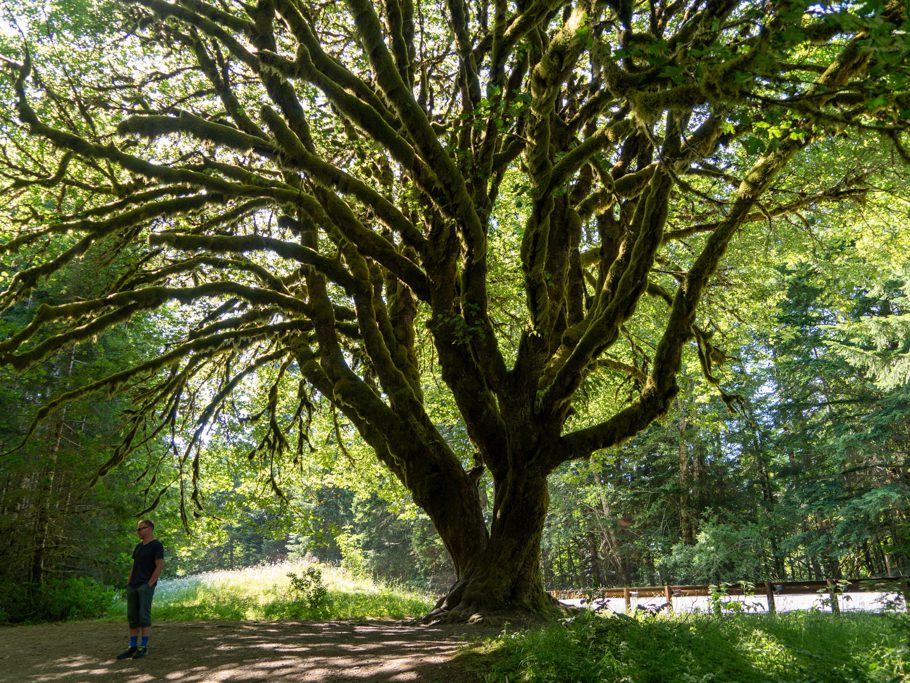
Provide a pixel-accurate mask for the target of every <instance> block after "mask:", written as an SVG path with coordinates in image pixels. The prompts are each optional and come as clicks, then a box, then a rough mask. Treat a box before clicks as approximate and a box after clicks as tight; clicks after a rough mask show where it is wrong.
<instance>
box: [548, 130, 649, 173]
mask: <svg viewBox="0 0 910 683" xmlns="http://www.w3.org/2000/svg"><path fill="white" fill-rule="evenodd" d="M633 125H634V124H633V123H632V121H631V120H629V119H627V118H622V119H619V120H618V121H611V122H609V123H607V124H606V125H604V126H601V127H600V128H599V129H598V130H597V132H596V133H594V134H593V135H590V136H588V137H587V138H585V140H583V141H582V142H580V143H579V144H578V145H576V146H575V147H573V148H572V149H571V150H569V151H568V152H566V154H565V155H563V157H562V158H561V159H560V160H559V161H558V162H557V163H556V164H554V166H553V169H552V171H551V177H550V187H551V188H554V189H555V188H558V187H561V186H562V185H563V183H565V182H566V181H567V180H568V179H569V177H570V176H571V175H572V174H573V173H575V172H576V171H577V170H578V169H579V168H581V166H582V165H583V164H585V163H587V162H588V160H589V159H590V158H591V157H592V156H593V155H594V154H596V153H598V152H600V151H601V150H603V148H604V147H605V146H607V145H617V144H618V143H619V142H621V141H622V140H624V139H625V138H626V136H627V135H628V134H629V133H630V132H631V131H632V127H633Z"/></svg>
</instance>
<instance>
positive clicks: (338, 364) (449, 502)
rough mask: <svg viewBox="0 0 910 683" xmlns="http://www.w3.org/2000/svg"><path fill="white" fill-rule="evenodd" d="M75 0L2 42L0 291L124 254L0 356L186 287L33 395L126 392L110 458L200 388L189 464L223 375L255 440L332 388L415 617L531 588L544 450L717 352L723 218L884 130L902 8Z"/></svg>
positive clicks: (755, 216) (824, 167) (795, 195)
mask: <svg viewBox="0 0 910 683" xmlns="http://www.w3.org/2000/svg"><path fill="white" fill-rule="evenodd" d="M26 4H27V3H26ZM51 4H53V3H51ZM78 4H79V3H65V4H63V3H61V4H60V6H59V7H58V8H57V9H56V10H55V12H56V14H54V15H53V16H55V17H57V19H56V20H55V21H48V22H46V23H44V24H42V22H41V21H38V20H33V21H31V22H29V24H28V27H27V29H26V31H25V37H24V43H25V45H24V46H23V47H22V49H20V51H19V53H18V55H12V54H11V53H9V52H7V54H8V55H9V56H8V57H7V58H5V61H4V64H5V66H6V67H7V68H6V69H5V70H4V76H3V78H4V84H5V90H4V98H5V99H4V102H5V103H7V104H8V106H9V109H8V110H7V111H6V112H5V115H4V118H3V121H2V126H3V130H4V132H5V135H6V142H5V144H4V150H3V152H4V153H3V155H2V158H0V163H2V166H3V174H4V176H5V177H6V178H7V179H8V181H9V186H8V192H7V193H6V195H5V197H4V202H5V203H4V206H5V213H4V215H3V218H2V221H3V222H2V224H0V235H2V239H3V245H2V247H0V249H2V251H3V252H4V253H6V254H7V255H8V258H7V262H8V263H11V264H13V268H14V270H15V274H14V275H12V274H7V275H4V276H3V278H4V280H3V281H4V283H5V289H6V291H5V292H4V293H3V295H2V302H0V303H2V305H3V306H8V305H10V304H13V303H15V302H17V301H19V300H21V299H23V298H24V297H27V296H28V294H29V292H30V290H32V288H33V287H34V286H35V285H36V283H38V282H39V281H41V280H42V279H43V278H47V277H51V276H53V274H54V273H55V272H57V271H60V270H61V269H65V268H68V267H70V265H72V264H73V263H75V262H78V261H80V260H81V259H83V258H85V257H86V255H88V254H91V253H94V252H96V251H103V250H107V251H113V252H117V253H118V254H119V255H118V260H120V261H122V259H124V258H125V257H126V256H128V257H129V260H130V263H131V266H130V267H129V268H128V269H126V270H125V271H124V272H123V274H122V275H121V276H120V277H119V278H117V280H116V282H115V284H114V285H113V286H112V287H110V288H109V291H107V293H106V294H105V295H103V296H100V297H98V298H94V299H90V300H80V301H75V302H72V303H67V304H61V305H45V306H41V307H39V308H37V310H36V312H35V315H34V317H33V319H32V320H31V322H29V323H28V324H27V325H24V326H23V327H22V328H21V330H20V331H19V332H17V333H16V334H14V335H12V336H11V337H9V338H7V339H6V340H4V341H3V342H0V360H2V362H4V363H6V364H9V365H12V366H13V367H15V368H25V367H27V366H30V365H32V364H34V363H36V362H38V361H39V360H41V359H43V358H46V357H48V356H49V355H51V354H54V353H56V352H58V351H59V350H61V349H62V348H64V347H65V346H66V345H68V344H71V343H73V342H78V341H82V340H87V339H90V338H92V337H93V336H94V335H97V334H98V333H99V332H100V331H102V330H104V329H107V328H109V327H111V326H114V325H117V324H120V323H123V322H124V321H127V320H129V319H130V318H131V317H132V316H135V315H136V314H138V313H140V312H145V311H150V310H154V309H157V308H160V307H168V308H170V309H172V310H173V309H177V310H179V311H180V315H181V316H182V320H183V322H184V326H183V328H182V329H169V330H168V331H167V333H168V335H169V338H171V339H172V340H173V341H172V343H171V344H170V345H169V346H167V347H166V348H162V349H161V352H160V353H159V354H158V355H157V356H155V357H154V358H150V359H148V360H147V361H146V362H144V363H143V364H140V365H137V366H134V367H128V368H127V367H124V368H122V370H121V371H119V372H117V373H115V374H113V375H112V376H110V377H109V378H108V379H106V380H103V381H100V382H96V383H94V384H93V385H90V386H87V387H84V388H83V389H81V390H77V391H74V392H70V393H69V394H67V395H64V396H61V397H58V398H57V399H55V400H54V401H52V402H51V403H50V404H49V405H48V406H47V407H46V410H45V412H48V411H50V410H52V409H53V408H54V407H55V406H58V405H60V404H61V403H62V402H65V401H66V400H68V399H69V398H72V397H74V396H77V395H82V394H84V393H86V392H90V391H100V390H114V391H132V392H133V393H134V400H136V401H138V405H139V406H140V410H139V411H138V412H137V414H136V417H135V420H134V422H133V423H132V425H130V426H128V428H127V429H126V430H125V431H126V436H125V441H124V444H123V446H122V447H121V448H120V449H119V450H118V451H117V454H116V455H115V457H114V458H113V459H112V461H111V462H110V463H109V464H108V467H112V466H114V465H116V464H117V462H118V461H119V460H121V459H122V458H123V457H125V456H126V454H127V453H128V452H129V450H130V448H131V447H132V446H134V445H136V444H137V443H141V442H142V441H143V440H144V439H148V438H152V436H153V435H155V434H156V433H162V432H164V431H165V430H166V429H168V428H170V429H172V431H173V432H178V431H179V430H178V429H176V427H177V425H180V424H183V423H180V422H179V421H178V417H177V416H178V415H180V414H188V415H193V416H194V419H196V422H195V423H193V424H194V425H198V426H195V427H194V430H193V431H184V432H182V433H179V434H178V433H173V434H172V435H171V440H172V442H173V443H174V444H176V445H178V446H179V447H180V451H179V457H180V458H181V466H182V467H185V469H186V472H187V477H188V480H191V479H192V478H193V476H192V473H193V472H196V471H198V457H199V453H200V452H201V446H202V443H203V441H204V440H203V439H202V438H201V436H202V434H203V432H204V429H205V425H206V424H207V423H209V422H211V421H213V420H215V419H216V418H217V417H218V415H219V414H220V412H221V411H222V410H227V409H229V408H230V406H231V405H232V398H231V397H232V393H233V392H234V391H238V390H240V388H241V387H243V386H244V381H245V378H247V377H249V376H251V374H253V373H256V372H257V371H259V370H260V369H264V370H268V372H269V376H270V377H271V380H270V382H269V386H271V387H273V390H271V391H267V392H266V393H267V400H266V406H267V407H266V409H265V410H263V411H262V413H261V415H260V416H259V417H260V418H261V419H262V420H264V421H265V423H266V425H267V433H266V436H264V437H263V439H262V440H261V442H260V443H259V444H255V445H254V446H255V447H256V448H258V449H259V450H260V451H262V452H265V453H267V454H270V457H271V456H272V455H275V454H277V453H278V452H280V451H282V450H285V449H290V450H294V446H293V442H295V441H296V442H297V444H298V445H299V446H300V447H301V448H304V446H305V443H306V438H305V433H306V430H307V416H308V414H309V412H310V410H311V409H312V407H313V406H314V405H316V404H317V403H318V402H320V401H322V402H330V403H331V404H332V406H333V407H334V409H335V410H337V411H339V412H340V413H341V414H343V416H344V417H345V418H346V420H347V421H348V423H349V424H351V425H353V426H354V427H356V429H357V431H358V432H359V434H360V435H361V436H362V438H363V439H364V440H365V441H366V442H367V443H368V444H369V445H370V446H371V448H372V449H373V450H374V451H375V454H376V457H377V458H378V459H379V460H380V461H381V462H382V463H383V464H384V465H386V466H387V467H388V468H389V470H391V472H392V473H393V474H394V475H395V476H396V477H397V478H398V479H399V480H400V481H401V483H402V484H403V485H404V486H405V487H406V488H407V490H408V491H409V492H410V494H411V496H412V497H413V499H414V501H415V502H416V503H417V504H418V505H419V506H420V507H421V508H423V509H424V510H425V511H426V513H427V514H428V515H429V517H430V519H431V520H432V522H433V524H434V525H435V528H436V530H437V531H438V533H439V534H440V536H441V538H442V539H443V541H444V543H445V546H446V548H447V549H448V551H449V553H450V555H451V558H452V561H453V564H454V567H455V572H456V576H457V581H456V582H455V584H454V585H453V587H452V588H451V590H450V591H449V592H448V594H447V595H446V596H445V597H444V598H443V599H442V600H441V601H440V604H439V607H438V610H437V611H436V614H437V616H439V617H441V618H448V619H468V618H470V617H471V616H472V615H475V614H478V613H479V614H492V613H496V612H501V611H505V612H516V611H519V612H522V611H523V612H528V613H533V614H546V613H550V612H552V610H553V609H554V606H553V604H552V603H551V601H550V599H549V598H548V596H547V595H546V593H545V592H544V590H543V585H542V581H541V574H540V568H539V566H540V565H539V554H540V542H541V531H542V528H543V524H544V518H545V515H546V511H547V478H548V475H550V474H551V473H552V472H553V471H554V469H555V468H557V467H558V466H559V465H560V464H562V463H565V462H568V461H571V460H575V459H582V458H586V457H588V456H589V455H590V454H592V453H593V452H595V451H597V450H600V449H605V448H609V447H611V446H614V445H615V444H618V443H620V442H622V441H623V440H625V439H628V438H630V437H632V436H633V435H635V434H637V433H639V432H640V431H641V430H643V429H644V428H646V427H647V426H648V425H649V424H651V423H652V422H653V421H654V420H656V419H657V418H659V417H660V416H661V415H662V414H664V413H665V412H666V411H667V409H668V407H669V406H670V404H671V402H672V400H673V398H674V396H675V395H676V393H677V391H678V387H677V380H676V378H677V373H678V371H679V369H680V366H681V359H682V355H683V353H684V351H686V349H690V350H691V352H692V353H693V354H697V355H698V357H699V358H700V360H701V362H702V367H703V370H704V372H705V373H706V375H707V376H709V377H712V378H713V374H712V373H713V368H714V364H716V363H717V362H718V361H719V360H721V359H722V358H723V352H722V351H721V350H720V348H718V347H719V346H721V345H720V344H718V341H717V339H716V338H715V337H713V336H712V326H711V320H710V315H709V313H708V312H707V311H706V310H702V309H704V308H705V300H706V298H708V297H709V296H710V298H711V301H712V302H713V303H712V306H714V307H715V309H716V308H717V307H718V306H722V305H724V303H725V292H726V290H725V287H728V286H731V285H730V284H729V281H728V280H727V279H725V278H719V277H718V275H719V269H720V268H721V266H722V263H723V261H722V259H723V257H724V254H725V251H726V250H727V248H728V246H729V245H730V244H731V241H732V240H734V239H735V238H736V236H737V234H738V233H740V232H742V231H744V230H749V229H753V230H754V229H765V228H764V226H765V224H766V223H769V222H771V221H772V220H773V219H774V218H776V217H780V216H786V215H791V214H792V215H802V214H804V213H807V212H812V211H813V210H821V209H822V208H823V207H825V206H828V205H830V204H832V203H837V202H843V201H855V200H858V199H861V198H862V197H863V195H864V194H865V193H866V192H868V191H869V190H870V184H869V178H870V177H872V176H873V175H875V174H876V173H880V172H882V165H883V164H887V163H889V161H893V160H895V159H896V160H898V163H899V160H901V159H906V158H907V154H906V152H905V150H904V148H903V146H902V144H901V143H902V138H903V136H904V135H905V133H906V129H907V127H908V120H910V94H908V84H910V82H908V75H910V61H908V53H910V43H908V37H907V35H908V34H907V19H908V17H907V14H906V7H905V5H904V3H902V2H896V1H895V2H864V3H859V4H858V5H857V4H856V3H827V2H821V3H819V2H805V1H796V2H779V3H757V2H740V1H730V0H718V1H716V2H714V1H712V2H701V1H698V0H695V1H691V2H689V1H679V2H671V1H669V0H668V1H663V0H661V1H654V2H648V3H645V2H627V1H622V2H591V1H588V0H579V2H574V3H561V2H552V1H550V0H528V1H525V0H519V1H518V2H505V1H504V0H497V1H495V2H493V3H486V2H466V1H465V0H448V1H447V2H425V1H423V0H418V1H417V2H414V1H413V0H386V1H384V2H380V3H377V4H376V5H374V4H373V3H371V2H369V1H368V0H345V2H340V3H316V2H309V1H308V0H258V1H255V2H231V1H220V0H175V1H173V2H169V1H165V0H131V1H130V2H122V3H113V4H110V5H105V4H104V3H101V2H96V3H84V4H85V5H86V7H88V6H89V5H92V8H91V9H92V11H94V12H96V15H95V16H96V24H97V18H98V17H100V18H101V20H102V22H103V30H102V28H99V29H98V30H97V33H96V34H95V35H91V33H90V32H88V31H85V30H84V26H83V27H82V30H81V32H80V28H79V25H77V23H73V22H71V24H67V20H72V18H73V17H72V16H68V15H67V12H69V13H70V14H72V13H73V12H76V11H77V10H75V9H73V8H74V7H76V6H77V5H78ZM61 8H62V9H61ZM22 12H23V13H25V10H24V9H23V10H22ZM60 17H63V19H60ZM90 23H91V22H90ZM42 26H43V27H45V29H47V30H44V29H42ZM77 34H78V35H77ZM886 148H887V150H890V151H887V150H886ZM883 150H885V151H883ZM889 155H890V156H889ZM807 239H808V236H807ZM17 254H24V255H25V256H22V257H17V256H16V255H17ZM727 303H728V304H729V307H731V308H734V309H735V308H736V303H735V297H733V296H732V295H731V297H730V301H729V302H727ZM289 383H290V384H291V385H292V386H295V387H296V392H297V393H296V395H297V401H296V402H297V407H296V409H295V410H291V411H285V410H283V409H281V408H282V405H283V404H282V403H281V402H280V401H279V400H278V396H279V394H280V387H282V386H284V385H285V384H289ZM441 389H442V391H443V392H444V394H445V396H446V397H447V398H446V399H445V400H447V401H450V402H451V405H454V406H456V407H457V413H458V414H459V416H460V417H459V420H460V422H461V427H462V429H463V430H464V432H466V433H467V435H468V436H469V438H470V443H471V445H472V449H473V451H474V453H473V459H472V460H471V459H466V458H465V457H463V454H462V457H459V451H458V449H457V448H456V446H455V445H453V442H452V438H455V439H456V441H457V436H458V434H460V433H462V432H460V431H459V430H457V429H456V430H454V431H453V430H451V429H449V428H443V427H442V426H441V425H440V422H439V421H438V420H436V419H435V418H434V412H433V411H434V408H433V406H434V405H435V404H436V402H437V401H438V400H439V392H440V390H441ZM595 389H596V391H595ZM592 392H593V393H592ZM594 393H596V396H597V400H596V401H591V400H589V399H590V398H591V396H592V395H593V394H594ZM604 397H612V399H610V400H606V399H605V398H604ZM453 433H454V434H456V436H455V437H452V434H453ZM295 434H296V436H294V435H295ZM304 450H305V448H304ZM486 473H488V474H489V476H490V477H491V478H492V485H493V491H494V495H493V497H492V500H491V501H489V505H490V508H491V509H489V510H487V511H486V512H485V510H484V496H482V495H481V491H480V489H479V487H478V477H479V476H485V475H486Z"/></svg>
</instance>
